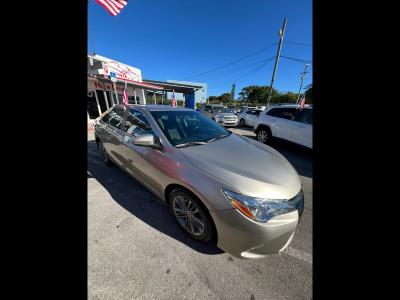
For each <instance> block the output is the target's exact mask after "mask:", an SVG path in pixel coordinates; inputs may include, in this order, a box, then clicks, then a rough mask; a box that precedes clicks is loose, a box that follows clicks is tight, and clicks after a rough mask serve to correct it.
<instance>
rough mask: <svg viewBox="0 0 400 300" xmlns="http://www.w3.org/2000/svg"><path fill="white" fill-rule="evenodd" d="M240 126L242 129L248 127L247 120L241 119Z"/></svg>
mask: <svg viewBox="0 0 400 300" xmlns="http://www.w3.org/2000/svg"><path fill="white" fill-rule="evenodd" d="M239 125H240V127H244V126H246V122H245V120H244V119H240V122H239Z"/></svg>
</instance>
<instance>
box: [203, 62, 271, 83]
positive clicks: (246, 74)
mask: <svg viewBox="0 0 400 300" xmlns="http://www.w3.org/2000/svg"><path fill="white" fill-rule="evenodd" d="M274 58H275V56H272V57H270V58H269V59H267V60H266V61H264V62H263V63H262V64H261V65H259V66H257V67H255V68H253V69H251V70H249V71H248V72H246V73H244V74H242V75H241V76H240V79H243V78H244V77H246V76H248V75H251V74H254V73H255V72H257V71H259V70H260V69H261V68H262V67H264V66H265V65H267V64H268V63H269V62H271V61H272V60H273V59H274ZM237 78H238V77H236V79H233V78H228V79H226V80H228V81H229V82H230V83H228V84H223V85H218V86H215V87H211V88H209V89H208V90H215V89H218V88H221V87H225V86H228V85H230V84H231V82H232V81H235V82H236V84H238V83H243V80H238V79H237Z"/></svg>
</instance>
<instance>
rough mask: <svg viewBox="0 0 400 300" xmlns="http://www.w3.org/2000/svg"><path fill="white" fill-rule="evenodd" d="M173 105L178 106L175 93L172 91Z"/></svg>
mask: <svg viewBox="0 0 400 300" xmlns="http://www.w3.org/2000/svg"><path fill="white" fill-rule="evenodd" d="M171 105H172V106H176V100H175V91H172V99H171Z"/></svg>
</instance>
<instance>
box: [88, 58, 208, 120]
mask: <svg viewBox="0 0 400 300" xmlns="http://www.w3.org/2000/svg"><path fill="white" fill-rule="evenodd" d="M87 65H88V95H87V115H88V121H89V123H91V122H92V121H93V120H94V119H96V118H97V117H99V116H100V115H101V114H102V113H103V112H105V111H106V110H107V109H109V108H110V107H112V106H113V105H115V104H121V103H122V94H123V91H124V89H125V86H126V92H127V95H128V102H129V103H130V104H142V105H146V104H163V103H164V101H165V100H166V99H169V98H171V96H170V93H175V95H177V96H178V95H180V94H181V95H183V98H184V99H185V101H184V103H185V105H184V106H185V107H187V108H192V109H194V108H195V104H196V102H202V100H204V99H200V98H202V97H204V91H206V90H207V85H206V84H196V83H190V82H181V81H171V80H169V81H165V82H164V81H156V80H145V79H143V78H142V71H141V70H140V69H138V68H135V67H132V66H129V65H126V64H123V63H121V62H118V61H115V60H112V59H109V58H106V57H104V56H100V55H88V64H87ZM178 98H179V96H178V97H177V99H178Z"/></svg>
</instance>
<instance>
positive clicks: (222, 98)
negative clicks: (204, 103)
mask: <svg viewBox="0 0 400 300" xmlns="http://www.w3.org/2000/svg"><path fill="white" fill-rule="evenodd" d="M218 99H219V100H220V102H222V103H223V104H228V103H232V101H233V99H232V95H231V94H230V93H223V94H222V95H221V96H219V97H218Z"/></svg>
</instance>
